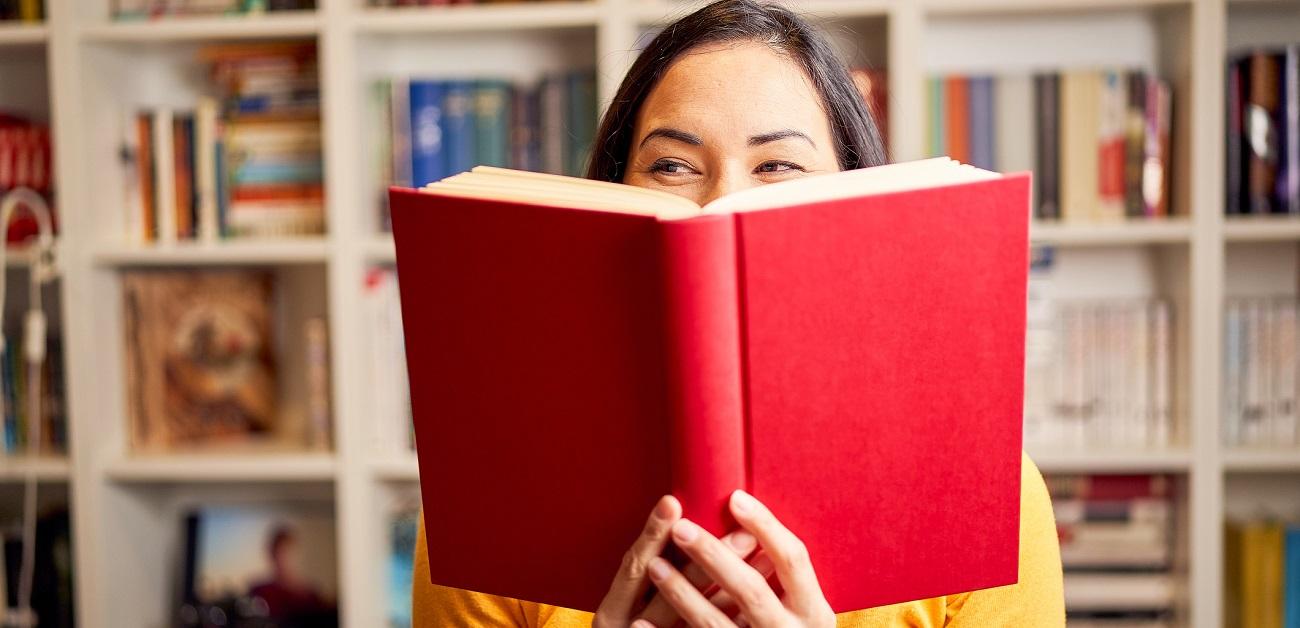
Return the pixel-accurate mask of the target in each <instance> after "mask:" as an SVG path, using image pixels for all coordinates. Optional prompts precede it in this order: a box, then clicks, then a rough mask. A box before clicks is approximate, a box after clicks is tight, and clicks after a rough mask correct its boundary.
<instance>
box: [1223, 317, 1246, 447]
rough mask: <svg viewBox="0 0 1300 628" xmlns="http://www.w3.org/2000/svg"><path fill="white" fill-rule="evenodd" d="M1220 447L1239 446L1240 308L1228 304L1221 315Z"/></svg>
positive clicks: (1240, 403) (1240, 404) (1240, 397)
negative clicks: (1221, 425) (1221, 409)
mask: <svg viewBox="0 0 1300 628" xmlns="http://www.w3.org/2000/svg"><path fill="white" fill-rule="evenodd" d="M1223 328H1224V329H1223V339H1224V342H1223V344H1224V347H1223V380H1224V382H1223V443H1224V444H1225V445H1228V446H1230V447H1236V446H1238V445H1240V444H1241V408H1242V386H1241V378H1242V372H1241V364H1242V360H1241V355H1242V351H1241V350H1242V333H1241V331H1242V305H1241V303H1240V302H1238V301H1236V300H1231V301H1228V304H1227V307H1226V308H1225V311H1224V314H1223Z"/></svg>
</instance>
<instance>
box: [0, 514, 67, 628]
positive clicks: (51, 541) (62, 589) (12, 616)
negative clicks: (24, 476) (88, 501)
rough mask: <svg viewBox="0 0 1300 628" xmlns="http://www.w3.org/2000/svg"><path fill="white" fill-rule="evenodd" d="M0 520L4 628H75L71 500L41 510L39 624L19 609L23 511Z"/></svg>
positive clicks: (36, 584) (35, 563) (35, 587)
mask: <svg viewBox="0 0 1300 628" xmlns="http://www.w3.org/2000/svg"><path fill="white" fill-rule="evenodd" d="M3 517H4V518H3V519H2V520H0V591H2V592H4V595H5V602H6V604H5V609H6V610H8V611H9V612H7V613H6V614H5V616H4V625H5V626H34V625H39V626H40V627H41V628H73V627H74V626H76V625H77V624H76V617H75V615H76V614H75V612H74V611H75V606H76V604H75V603H74V601H73V587H72V580H73V578H72V569H73V566H72V527H71V525H70V517H69V514H68V508H67V504H66V503H53V504H50V505H48V506H41V507H40V509H39V510H38V511H37V513H36V535H35V543H34V544H33V549H32V588H31V596H32V597H31V603H32V612H33V613H34V614H35V615H36V618H35V619H36V623H23V621H22V616H21V614H19V613H17V612H15V611H13V610H9V609H14V608H16V607H17V601H18V588H19V583H20V582H21V577H22V574H21V571H20V569H21V565H22V558H23V526H22V517H21V512H20V511H19V510H18V509H16V508H7V509H6V510H5V511H4V515H3Z"/></svg>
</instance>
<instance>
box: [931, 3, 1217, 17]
mask: <svg viewBox="0 0 1300 628" xmlns="http://www.w3.org/2000/svg"><path fill="white" fill-rule="evenodd" d="M1191 5H1192V2H1191V0H982V1H980V2H970V1H969V0H926V2H925V8H926V10H927V11H928V12H929V13H931V14H935V15H997V14H1005V13H1037V14H1044V13H1072V12H1081V11H1086V12H1096V11H1116V10H1119V11H1123V10H1133V9H1154V8H1160V7H1190V6H1191Z"/></svg>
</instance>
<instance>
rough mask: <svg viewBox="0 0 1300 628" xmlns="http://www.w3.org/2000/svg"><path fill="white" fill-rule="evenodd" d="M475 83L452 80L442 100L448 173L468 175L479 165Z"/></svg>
mask: <svg viewBox="0 0 1300 628" xmlns="http://www.w3.org/2000/svg"><path fill="white" fill-rule="evenodd" d="M474 118H475V114H474V83H473V82H472V81H448V82H447V83H445V86H444V92H443V101H442V123H441V126H442V133H441V134H442V145H443V149H444V150H445V152H446V155H447V174H448V175H453V174H456V173H458V172H465V171H468V170H469V169H471V168H473V167H474V165H475V154H474V152H475V131H474V124H475V122H474Z"/></svg>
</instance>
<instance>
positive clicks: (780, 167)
mask: <svg viewBox="0 0 1300 628" xmlns="http://www.w3.org/2000/svg"><path fill="white" fill-rule="evenodd" d="M790 170H803V168H802V167H800V166H799V164H792V163H790V162H788V161H766V162H763V163H762V164H760V165H759V166H758V168H757V169H755V172H788V171H790Z"/></svg>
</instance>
